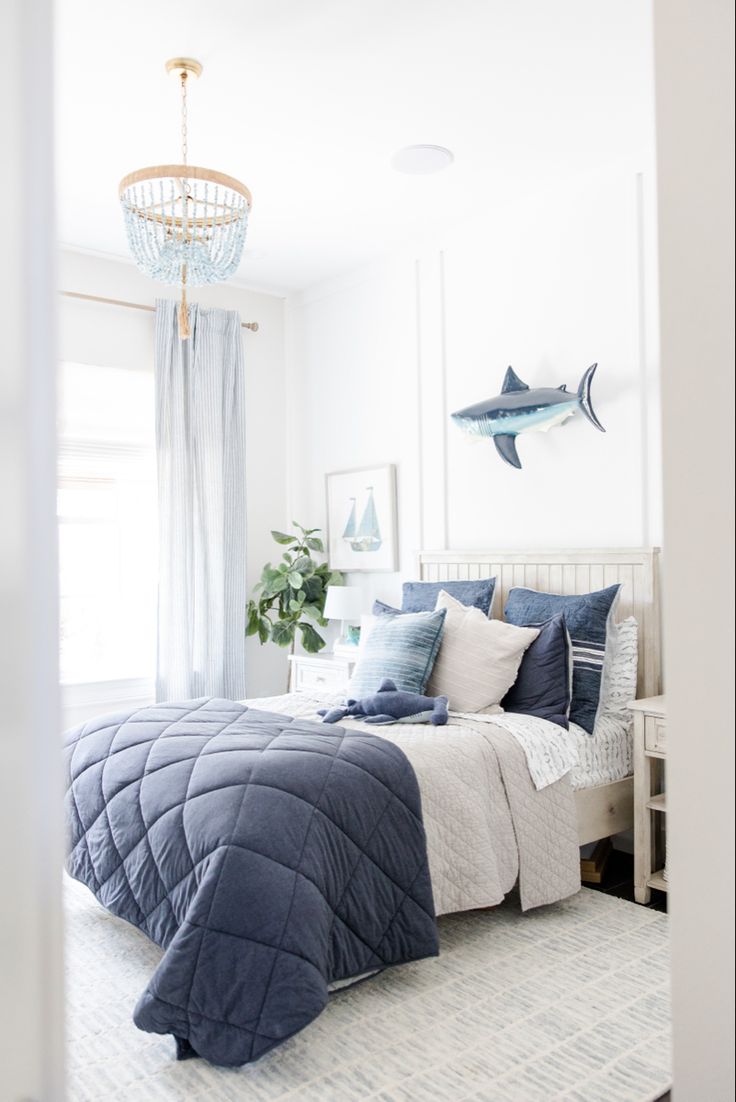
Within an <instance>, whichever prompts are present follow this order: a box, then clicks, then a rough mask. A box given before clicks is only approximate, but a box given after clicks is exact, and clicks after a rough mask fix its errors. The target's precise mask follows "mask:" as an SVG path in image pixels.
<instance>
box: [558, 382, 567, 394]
mask: <svg viewBox="0 0 736 1102" xmlns="http://www.w3.org/2000/svg"><path fill="white" fill-rule="evenodd" d="M557 389H558V390H564V391H565V392H566V391H567V386H566V384H565V383H563V384H562V386H558V387H557Z"/></svg>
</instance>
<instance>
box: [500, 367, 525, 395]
mask: <svg viewBox="0 0 736 1102" xmlns="http://www.w3.org/2000/svg"><path fill="white" fill-rule="evenodd" d="M528 389H529V387H528V386H527V385H526V383H522V381H521V379H520V378H519V376H518V375H517V374H516V372H515V371H514V369H513V367H507V368H506V374H505V375H504V377H503V386H502V387H501V393H502V394H510V393H511V392H512V391H514V390H528Z"/></svg>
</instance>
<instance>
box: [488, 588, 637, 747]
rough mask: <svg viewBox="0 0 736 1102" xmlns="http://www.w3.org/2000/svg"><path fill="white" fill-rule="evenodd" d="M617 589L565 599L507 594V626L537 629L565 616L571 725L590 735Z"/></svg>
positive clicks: (529, 591)
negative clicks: (569, 646) (568, 640)
mask: <svg viewBox="0 0 736 1102" xmlns="http://www.w3.org/2000/svg"><path fill="white" fill-rule="evenodd" d="M620 589H621V586H620V585H611V586H609V587H608V588H607V589H598V590H596V591H595V592H594V593H583V594H580V595H577V596H569V597H564V596H562V595H561V594H558V593H538V592H537V591H536V590H534V589H520V588H515V589H512V590H511V591H510V592H509V596H508V600H507V602H506V608H505V610H504V615H505V617H506V619H507V620H508V622H509V623H510V624H516V625H517V626H518V627H538V626H539V625H540V624H543V623H544V622H545V620H549V619H551V618H552V617H553V616H558V615H559V614H560V613H561V612H563V613H564V614H565V623H566V625H567V630H568V632H569V633H570V638H571V640H572V703H571V705H570V722H571V723H577V724H578V725H579V726H580V727H582V728H583V729H584V730H586V731H587V732H588V733H589V734H591V735H592V734H593V728H594V727H595V717H596V714H597V712H598V704H599V701H600V696H601V678H602V675H603V659H604V657H605V654H606V637H607V630H608V622H609V618H610V617H611V616H612V613H613V609H614V607H615V604H616V598H617V597H618V594H619V590H620Z"/></svg>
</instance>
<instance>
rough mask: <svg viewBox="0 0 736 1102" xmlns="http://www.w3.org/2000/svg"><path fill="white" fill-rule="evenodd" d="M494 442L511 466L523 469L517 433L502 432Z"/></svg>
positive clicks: (494, 438) (499, 452)
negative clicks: (517, 443) (518, 452)
mask: <svg viewBox="0 0 736 1102" xmlns="http://www.w3.org/2000/svg"><path fill="white" fill-rule="evenodd" d="M509 370H511V368H509ZM493 443H494V444H495V445H496V451H497V452H498V454H499V455H500V456H501V458H502V459H503V461H504V462H505V463H508V464H509V466H510V467H518V469H519V470H521V461H520V460H519V456H518V454H517V451H516V436H515V435H514V436H512V435H511V434H510V433H501V434H500V435H498V436H494V437H493Z"/></svg>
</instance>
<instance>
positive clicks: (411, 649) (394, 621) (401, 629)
mask: <svg viewBox="0 0 736 1102" xmlns="http://www.w3.org/2000/svg"><path fill="white" fill-rule="evenodd" d="M445 615H446V610H445V609H444V608H441V609H438V610H437V611H436V612H417V613H413V614H401V615H398V616H397V615H392V614H391V613H385V614H384V615H382V616H377V617H376V622H375V624H374V626H373V628H372V629H371V633H370V635H369V636H368V638H367V639H366V641H365V643H363V644H362V645H361V648H360V653H359V655H358V661H357V664H356V666H355V669H354V671H353V676H352V677H351V678H350V684H349V685H348V690H347V695H348V698H349V699H356V700H360V699H361V697H364V696H369V695H370V694H371V693H376V692H378V688H379V686H380V684H381V682H382V681H384V680H385V679H386V678H387V677H389V678H390V679H391V680H392V681H393V682H395V684H396V688H397V689H398V690H399V691H401V692H407V693H423V692H424V689H425V687H426V685H427V682H428V681H429V675H430V674H431V672H432V667H433V666H434V660H435V658H436V657H437V651H438V650H439V649H440V643H441V642H442V629H443V628H444V626H445Z"/></svg>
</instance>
